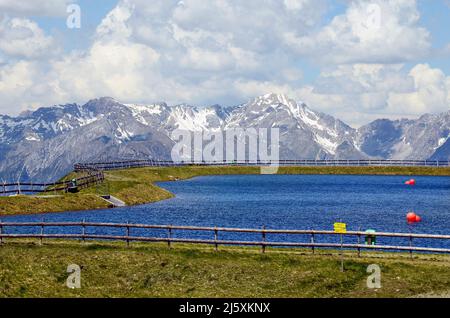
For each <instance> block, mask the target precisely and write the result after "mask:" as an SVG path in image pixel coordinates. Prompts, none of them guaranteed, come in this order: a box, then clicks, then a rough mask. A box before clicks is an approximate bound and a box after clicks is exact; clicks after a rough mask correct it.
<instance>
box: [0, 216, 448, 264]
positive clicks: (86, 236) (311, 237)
mask: <svg viewBox="0 0 450 318" xmlns="http://www.w3.org/2000/svg"><path fill="white" fill-rule="evenodd" d="M10 227H12V228H23V227H28V228H30V227H34V228H40V233H39V234H36V233H14V234H13V233H7V232H8V231H7V230H8V228H10ZM49 227H53V228H54V227H58V228H59V227H61V228H66V227H71V228H73V227H79V228H80V231H79V233H75V234H67V233H66V234H64V233H57V234H54V233H53V234H45V228H49ZM89 228H105V229H106V228H116V229H122V230H123V235H112V234H102V235H100V234H90V233H88V229H89ZM133 229H153V230H161V231H164V232H163V234H165V235H164V236H163V237H151V236H136V235H132V230H133ZM175 231H179V232H182V233H186V232H192V231H195V232H202V233H204V232H206V233H209V234H210V235H211V238H210V239H196V238H189V237H174V233H175ZM221 233H252V234H256V235H258V236H259V237H260V238H261V239H260V240H254V241H250V240H247V241H241V240H224V239H220V238H219V235H220V234H221ZM269 234H270V235H279V234H283V235H288V236H303V237H305V236H306V238H307V240H308V242H292V241H291V242H289V241H283V242H281V241H269V240H268V239H267V236H268V235H269ZM320 235H333V236H340V237H342V236H344V237H352V238H354V239H355V242H354V243H343V241H342V240H341V243H319V242H318V240H317V239H318V236H320ZM366 235H374V236H376V237H377V238H379V237H391V238H403V239H405V240H406V242H407V244H406V245H396V246H393V245H366V244H363V243H362V240H363V239H364V238H365V237H366ZM25 238H27V239H30V238H35V239H39V240H40V241H41V243H42V240H43V239H79V240H83V241H86V240H112V241H124V242H126V243H127V245H128V246H129V245H130V242H165V243H167V244H168V246H169V247H171V244H172V243H190V244H205V245H213V246H215V248H216V250H217V249H218V248H219V246H220V245H240V246H260V247H261V251H262V252H263V253H264V252H265V251H266V247H297V248H311V249H312V252H313V253H314V251H315V249H316V248H335V249H351V250H356V251H358V256H360V254H361V250H392V251H404V252H405V251H406V252H409V253H410V254H411V256H412V254H413V252H428V253H437V254H446V253H450V248H433V247H423V246H414V245H413V240H414V239H432V240H450V235H435V234H415V233H385V232H376V233H370V234H369V233H366V232H361V231H349V232H347V233H345V234H340V233H336V232H333V231H316V230H273V229H266V228H265V227H263V228H262V229H246V228H226V227H200V226H172V225H146V224H131V223H123V224H119V223H94V222H91V223H87V222H84V221H83V222H53V223H52V222H21V223H20V222H1V221H0V240H1V243H5V239H25Z"/></svg>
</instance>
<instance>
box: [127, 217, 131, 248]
mask: <svg viewBox="0 0 450 318" xmlns="http://www.w3.org/2000/svg"><path fill="white" fill-rule="evenodd" d="M127 247H130V221H127Z"/></svg>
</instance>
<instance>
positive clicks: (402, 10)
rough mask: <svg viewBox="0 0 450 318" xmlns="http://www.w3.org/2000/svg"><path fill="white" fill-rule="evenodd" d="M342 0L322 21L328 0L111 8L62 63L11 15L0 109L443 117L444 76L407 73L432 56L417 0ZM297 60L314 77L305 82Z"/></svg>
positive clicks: (159, 2)
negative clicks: (251, 102) (283, 98)
mask: <svg viewBox="0 0 450 318" xmlns="http://www.w3.org/2000/svg"><path fill="white" fill-rule="evenodd" d="M53 1H54V2H55V3H56V2H58V3H59V4H61V3H65V2H64V1H57V0H53ZM5 3H9V4H10V5H11V4H12V3H15V2H12V1H4V0H0V8H1V5H2V4H3V5H5ZM24 3H28V2H27V1H25V2H24ZM30 3H31V2H30ZM46 3H52V1H50V0H49V1H48V2H46ZM346 3H347V4H348V8H347V10H345V12H343V13H342V14H341V15H338V16H335V17H334V18H333V19H332V20H331V21H330V22H329V23H328V24H326V25H323V23H322V22H321V21H322V20H321V17H322V16H323V15H324V13H326V12H327V0H283V1H279V0H266V1H264V3H263V4H262V2H261V1H259V0H248V1H234V0H211V1H203V0H183V1H179V0H152V1H147V0H120V1H119V2H118V4H117V5H116V7H115V8H114V9H113V10H111V11H110V12H109V13H108V14H107V16H105V17H104V19H103V20H102V21H101V23H100V24H99V25H98V26H97V28H96V31H95V34H93V36H92V43H91V45H90V46H89V47H88V48H87V49H86V50H84V51H73V52H70V53H65V54H64V55H62V56H56V55H55V56H45V54H44V52H49V51H52V48H55V47H56V46H55V43H54V40H53V39H52V38H51V37H49V36H48V35H46V34H45V33H44V32H43V31H42V30H41V29H40V28H39V27H38V26H37V25H36V24H35V23H34V22H32V21H30V20H28V19H24V18H20V19H18V18H15V19H18V20H17V21H19V22H20V23H16V26H13V25H12V22H11V21H12V19H9V20H8V21H9V22H8V23H4V24H2V25H1V26H0V34H2V37H1V38H0V51H2V52H3V55H4V56H3V64H2V65H0V97H1V98H0V110H1V111H0V113H18V112H20V111H21V110H23V109H26V108H29V107H34V106H35V105H50V104H54V103H65V102H72V101H76V102H84V101H86V100H88V99H90V98H95V97H99V96H112V97H115V98H117V99H119V100H122V101H125V102H142V103H148V102H154V101H167V102H168V103H171V104H176V103H181V102H188V103H192V104H198V105H206V104H211V103H221V104H227V105H230V104H237V103H241V102H243V101H245V100H247V99H249V98H252V97H254V96H255V95H260V94H265V93H267V92H276V93H286V94H289V95H291V96H293V97H295V98H297V99H299V100H304V101H306V102H307V103H308V104H310V106H311V107H313V108H317V109H319V110H322V111H324V112H328V113H331V114H334V115H337V116H338V117H341V118H343V119H344V120H346V121H348V122H349V123H351V124H354V125H358V124H361V123H365V122H367V121H369V120H371V119H374V118H376V117H385V116H390V117H391V116H413V115H416V114H420V113H423V112H426V111H441V110H447V109H448V106H449V95H448V94H449V78H448V77H446V75H445V74H444V73H443V72H442V71H440V70H438V69H433V68H431V67H430V66H428V65H426V64H419V65H417V66H416V67H412V68H411V69H409V70H408V69H406V68H405V66H404V64H405V62H406V61H410V60H417V59H418V58H419V57H422V56H424V55H426V54H427V52H428V50H429V48H430V43H429V34H428V32H427V30H425V29H424V28H422V27H420V26H419V21H418V20H419V16H420V15H419V12H418V11H417V7H416V3H415V1H414V0H395V1H394V0H373V1H370V2H369V1H366V0H351V1H346ZM9 10H13V7H11V6H10V9H9ZM16 10H18V11H20V10H19V9H17V8H16ZM27 10H28V9H27ZM25 11H26V10H25V9H22V12H25ZM378 13H379V15H377V14H378ZM3 34H4V35H3ZM5 56H7V57H8V56H15V57H16V58H15V59H11V58H5ZM18 57H21V58H22V60H20V59H18ZM43 57H45V58H43ZM1 59H2V56H1V54H0V60H1ZM305 59H307V60H311V59H312V60H315V61H316V62H318V63H317V64H316V66H317V67H319V68H320V69H321V72H320V75H319V76H318V78H317V80H316V81H315V82H313V83H312V84H309V85H305V84H304V82H303V78H304V76H303V74H304V72H303V70H302V67H301V65H302V63H299V62H303V63H304V61H305ZM409 65H410V64H409Z"/></svg>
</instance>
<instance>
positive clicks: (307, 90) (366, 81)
mask: <svg viewBox="0 0 450 318" xmlns="http://www.w3.org/2000/svg"><path fill="white" fill-rule="evenodd" d="M296 94H297V95H298V96H301V97H302V98H303V99H304V100H305V101H306V102H307V103H309V104H311V105H314V106H315V107H317V108H319V109H320V110H322V111H324V112H329V113H334V114H336V115H337V116H338V117H340V118H342V119H343V120H345V121H347V122H348V123H350V124H353V125H355V126H358V125H361V124H363V123H366V122H368V121H370V120H373V119H376V118H380V117H389V118H401V117H417V116H418V115H422V114H424V113H432V112H444V111H448V110H449V109H450V77H448V76H446V75H445V74H444V73H443V72H442V71H441V70H439V69H433V68H431V67H430V66H429V65H427V64H418V65H416V66H415V67H413V68H412V69H411V70H409V71H407V70H405V67H404V66H402V65H373V64H357V65H341V66H339V67H337V68H336V69H334V70H332V71H327V72H322V74H321V75H320V76H319V78H318V80H317V81H316V83H315V85H311V86H307V87H304V88H302V89H300V90H298V91H297V93H296Z"/></svg>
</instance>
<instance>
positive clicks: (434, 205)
mask: <svg viewBox="0 0 450 318" xmlns="http://www.w3.org/2000/svg"><path fill="white" fill-rule="evenodd" d="M409 179H410V177H403V176H331V175H251V176H242V175H239V176H208V177H198V178H194V179H191V180H185V181H177V182H165V183H160V186H162V187H164V188H166V189H168V190H169V191H171V192H173V193H175V194H176V197H175V198H174V199H171V200H166V201H162V202H158V203H154V204H147V205H142V206H135V207H126V208H120V209H113V210H96V211H85V212H66V213H57V214H45V215H29V216H14V217H8V218H3V220H7V221H12V220H17V221H19V220H20V221H41V220H42V219H45V221H80V220H82V219H85V220H86V221H102V222H127V221H129V222H132V223H145V224H174V225H204V226H226V227H248V228H260V227H262V226H263V225H265V226H266V227H267V228H276V229H321V230H324V229H325V230H332V228H333V223H334V222H337V221H342V222H345V223H347V224H348V229H349V230H358V229H359V228H360V227H361V229H363V230H366V229H368V228H371V229H375V230H377V231H392V232H410V231H412V232H416V233H430V234H450V178H449V177H426V176H422V177H420V176H419V177H416V180H417V185H416V186H414V187H410V186H406V185H404V181H405V180H409ZM408 211H415V212H416V213H418V214H419V215H420V216H421V217H422V219H423V221H422V222H421V223H419V224H414V225H413V226H410V225H408V224H407V223H406V219H405V216H406V213H407V212H408ZM7 230H9V231H10V232H17V231H19V230H17V229H12V228H10V229H7ZM35 230H36V231H38V229H35ZM46 231H47V232H48V233H51V232H57V231H59V232H60V231H61V230H60V229H55V228H53V229H51V228H49V229H46ZM68 231H69V232H79V231H80V229H70V230H68ZM104 231H105V230H100V229H95V228H93V229H90V232H91V233H104ZM108 231H109V233H116V234H119V232H120V230H114V229H110V230H108ZM133 231H134V232H133V234H135V235H158V236H165V235H166V233H165V231H160V232H158V231H149V230H146V232H145V233H144V231H140V230H133ZM122 232H123V231H122ZM121 234H123V233H121ZM178 235H181V233H178ZM183 235H184V236H186V235H189V236H190V237H203V238H206V237H208V238H211V234H207V233H184V234H183ZM175 236H177V233H175ZM221 238H225V239H227V238H231V239H259V237H257V236H256V235H249V234H222V236H221ZM268 239H269V240H289V241H307V240H309V237H289V238H286V237H283V236H271V237H269V238H268ZM321 239H322V240H323V241H325V240H330V238H325V237H322V238H318V240H319V241H320V240H321ZM346 242H354V239H353V241H352V239H350V238H346ZM379 242H380V243H396V242H397V243H398V241H395V240H392V239H388V238H381V239H379ZM403 243H405V242H404V241H403ZM416 244H417V245H428V246H434V247H447V248H449V247H450V242H445V241H431V240H430V241H429V240H415V245H416Z"/></svg>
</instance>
